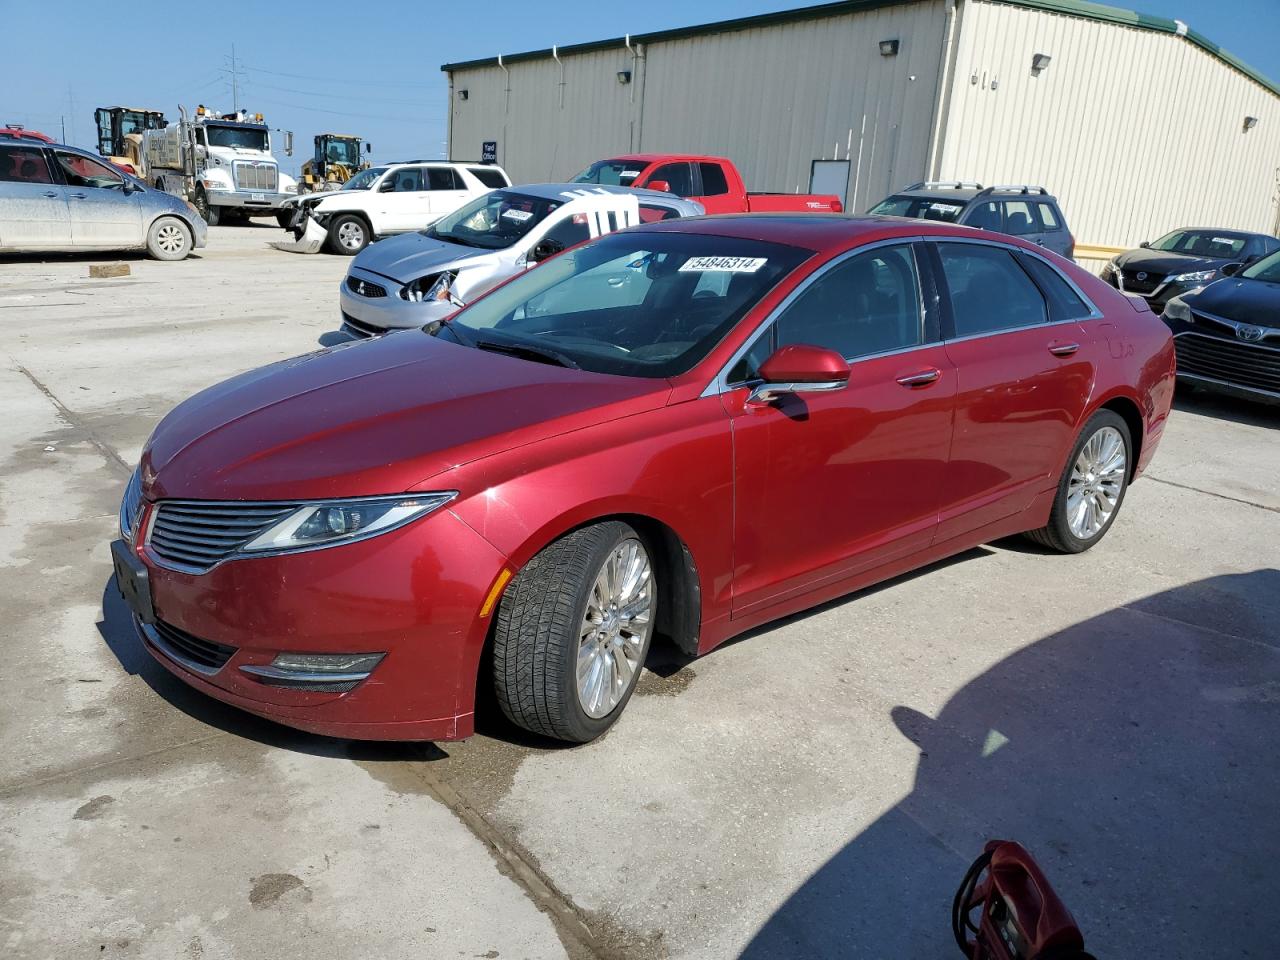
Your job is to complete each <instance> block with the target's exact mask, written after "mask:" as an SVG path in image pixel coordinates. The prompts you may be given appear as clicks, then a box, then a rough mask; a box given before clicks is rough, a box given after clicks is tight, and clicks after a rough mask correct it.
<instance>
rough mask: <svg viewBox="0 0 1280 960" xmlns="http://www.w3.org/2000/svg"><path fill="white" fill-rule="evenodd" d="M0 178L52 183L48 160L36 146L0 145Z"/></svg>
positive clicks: (18, 181) (24, 181)
mask: <svg viewBox="0 0 1280 960" xmlns="http://www.w3.org/2000/svg"><path fill="white" fill-rule="evenodd" d="M0 180H5V181H8V182H9V183H53V175H52V174H51V173H50V172H49V161H48V160H46V159H45V154H44V151H43V150H40V149H39V148H36V147H13V146H6V147H0Z"/></svg>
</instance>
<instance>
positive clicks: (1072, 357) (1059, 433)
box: [930, 240, 1094, 542]
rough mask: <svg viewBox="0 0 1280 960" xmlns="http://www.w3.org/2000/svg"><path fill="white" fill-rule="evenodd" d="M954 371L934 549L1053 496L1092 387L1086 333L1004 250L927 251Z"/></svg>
mask: <svg viewBox="0 0 1280 960" xmlns="http://www.w3.org/2000/svg"><path fill="white" fill-rule="evenodd" d="M930 246H931V247H932V251H931V253H932V255H933V256H934V257H935V263H936V264H937V267H938V270H937V274H938V276H939V281H940V287H941V292H942V294H943V306H944V310H943V336H944V338H945V341H946V352H947V355H948V357H949V358H950V361H951V363H952V364H953V365H954V367H955V376H956V381H957V392H956V402H955V411H956V412H955V431H954V435H953V437H952V441H951V456H950V458H949V461H948V464H947V470H946V482H945V483H944V484H943V490H944V495H943V502H942V513H941V522H940V524H939V527H938V540H939V542H942V541H946V540H950V539H952V538H954V537H958V536H961V535H964V534H967V533H970V532H971V531H974V530H977V529H979V528H981V527H983V526H986V525H987V524H990V523H994V522H996V521H998V520H1001V519H1004V518H1006V517H1010V516H1012V515H1013V514H1015V513H1019V512H1020V511H1022V510H1025V509H1026V508H1027V507H1028V506H1030V504H1031V502H1032V500H1034V499H1035V497H1036V496H1037V495H1038V494H1041V493H1044V492H1045V491H1047V490H1050V489H1053V488H1054V487H1055V486H1056V484H1057V482H1058V476H1059V474H1060V472H1061V470H1062V466H1063V458H1064V457H1065V456H1066V453H1067V450H1068V448H1069V447H1070V444H1071V440H1072V438H1073V436H1074V432H1075V428H1076V424H1077V423H1078V422H1079V421H1080V417H1081V415H1082V413H1083V412H1084V408H1085V405H1086V404H1087V402H1088V398H1089V394H1090V391H1091V389H1092V386H1093V377H1094V368H1093V363H1092V362H1091V359H1090V357H1091V355H1092V354H1091V351H1090V350H1088V349H1082V348H1084V347H1085V346H1086V345H1087V344H1088V334H1087V332H1086V331H1085V330H1084V328H1083V327H1081V325H1080V323H1079V322H1078V320H1076V319H1066V318H1063V319H1060V320H1059V319H1056V318H1053V317H1051V316H1050V308H1049V303H1048V301H1047V300H1046V297H1045V294H1044V293H1043V291H1042V290H1041V288H1040V287H1039V286H1038V285H1037V283H1036V281H1035V280H1034V279H1033V278H1032V276H1031V275H1030V274H1029V273H1028V271H1027V269H1026V268H1024V267H1023V266H1022V265H1021V264H1020V262H1019V256H1020V254H1017V255H1016V254H1015V252H1014V251H1013V250H1012V249H1011V248H1009V247H1006V246H1004V245H1002V244H996V243H987V242H982V241H950V240H938V241H936V242H935V243H932V244H931V245H930Z"/></svg>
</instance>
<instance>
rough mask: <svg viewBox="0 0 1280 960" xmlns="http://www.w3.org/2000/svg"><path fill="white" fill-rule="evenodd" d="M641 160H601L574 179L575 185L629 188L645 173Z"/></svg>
mask: <svg viewBox="0 0 1280 960" xmlns="http://www.w3.org/2000/svg"><path fill="white" fill-rule="evenodd" d="M644 168H645V164H644V163H642V162H641V161H639V160H600V161H598V162H596V163H593V164H592V165H591V166H589V167H587V169H585V170H583V171H582V172H581V173H580V174H578V175H577V176H576V177H574V178H573V181H572V182H573V183H603V184H605V185H606V186H612V187H629V186H631V185H632V184H633V183H635V182H636V178H637V177H638V176H640V174H641V173H642V172H643V171H644Z"/></svg>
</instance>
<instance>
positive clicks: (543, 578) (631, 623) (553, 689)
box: [493, 521, 657, 743]
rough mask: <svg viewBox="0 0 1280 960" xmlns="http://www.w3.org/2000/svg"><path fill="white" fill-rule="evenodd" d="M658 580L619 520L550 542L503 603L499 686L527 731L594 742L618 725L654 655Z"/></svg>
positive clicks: (644, 549) (497, 639)
mask: <svg viewBox="0 0 1280 960" xmlns="http://www.w3.org/2000/svg"><path fill="white" fill-rule="evenodd" d="M656 613H657V584H656V580H655V572H654V568H653V562H652V560H651V554H650V550H649V547H648V546H647V545H646V544H645V542H644V539H643V538H642V537H641V536H640V535H639V534H638V533H637V532H636V531H635V530H634V529H632V528H631V527H630V526H628V525H627V524H625V523H620V522H618V521H608V522H605V523H598V524H593V525H592V526H589V527H583V528H581V529H579V530H575V531H573V532H572V533H569V534H567V535H565V536H564V537H561V538H560V539H559V540H557V541H555V542H554V543H552V544H550V545H549V546H547V547H546V548H544V549H543V550H542V551H541V552H540V553H539V554H538V555H537V556H535V557H534V558H533V559H532V560H530V561H529V563H528V565H527V566H525V568H524V569H523V570H522V571H521V572H520V574H519V575H518V576H517V577H516V578H515V579H514V580H513V581H512V582H511V584H510V586H509V587H507V590H506V592H505V593H504V594H503V597H502V602H501V603H500V604H499V606H498V614H497V623H496V625H495V636H494V648H493V673H494V684H495V687H496V689H497V695H498V703H499V704H500V705H501V707H502V711H503V713H505V714H506V715H507V717H508V718H509V719H510V720H511V721H512V722H513V723H516V724H518V725H519V726H521V727H524V728H525V729H526V730H530V731H532V732H534V733H540V734H543V735H544V736H548V737H554V738H556V739H558V740H568V741H571V742H574V743H586V742H587V741H588V740H594V739H595V738H596V737H598V736H600V735H601V734H602V733H604V732H605V731H606V730H608V729H609V727H611V726H612V725H613V723H614V722H615V721H616V720H617V719H618V717H619V716H620V715H621V713H622V711H623V708H624V707H626V705H627V701H628V700H629V699H630V698H631V694H632V692H633V691H634V690H635V687H636V682H637V681H638V680H639V677H640V669H641V667H643V666H644V661H645V656H646V655H647V654H648V652H649V643H650V640H651V638H652V632H653V624H654V618H655V616H656Z"/></svg>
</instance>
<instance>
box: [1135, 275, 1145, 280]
mask: <svg viewBox="0 0 1280 960" xmlns="http://www.w3.org/2000/svg"><path fill="white" fill-rule="evenodd" d="M1134 278H1135V279H1137V280H1145V279H1147V275H1146V274H1145V273H1135V274H1134Z"/></svg>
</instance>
